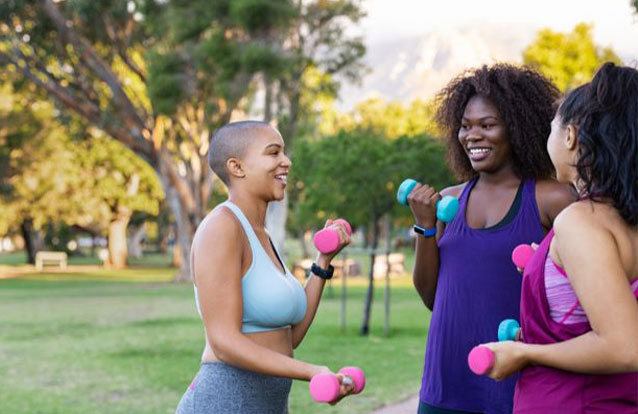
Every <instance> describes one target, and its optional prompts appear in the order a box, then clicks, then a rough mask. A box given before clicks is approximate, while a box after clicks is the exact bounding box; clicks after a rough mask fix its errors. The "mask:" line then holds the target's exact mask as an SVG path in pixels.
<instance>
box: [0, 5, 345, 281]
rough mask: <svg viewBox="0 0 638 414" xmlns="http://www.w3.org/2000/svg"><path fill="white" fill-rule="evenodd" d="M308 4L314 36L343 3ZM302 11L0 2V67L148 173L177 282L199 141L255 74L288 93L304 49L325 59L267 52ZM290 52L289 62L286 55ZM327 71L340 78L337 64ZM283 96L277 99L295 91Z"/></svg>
mask: <svg viewBox="0 0 638 414" xmlns="http://www.w3.org/2000/svg"><path fill="white" fill-rule="evenodd" d="M315 3H316V5H317V10H319V13H318V14H316V15H313V16H315V18H314V20H311V21H310V23H313V24H314V23H316V24H317V25H318V26H323V24H324V23H323V22H324V20H325V19H326V15H324V14H322V12H323V11H325V10H326V9H329V8H330V7H325V6H324V5H325V4H329V5H333V4H334V5H343V4H345V3H349V2H345V1H334V2H325V1H317V2H315ZM306 4H308V3H307V2H301V1H300V2H298V3H294V2H293V1H292V0H233V1H231V0H221V1H215V2H212V3H211V2H209V1H205V0H193V1H189V2H184V1H178V0H172V1H170V0H169V1H162V2H159V1H144V0H129V1H124V0H119V1H114V2H96V1H93V0H68V1H65V2H55V1H54V0H27V1H22V2H2V3H0V19H1V23H0V65H3V66H5V67H6V68H7V69H8V70H9V71H11V74H13V75H14V76H15V77H16V79H18V80H24V79H28V80H29V81H30V82H32V83H34V84H35V85H37V86H38V87H39V88H40V89H41V90H43V91H45V92H46V93H47V95H48V96H49V97H51V98H53V99H55V100H56V102H57V103H58V104H59V105H60V106H61V107H64V108H66V110H68V111H71V112H74V113H76V114H78V115H79V116H81V117H82V118H83V119H85V120H86V121H88V122H89V123H91V124H92V125H94V126H97V127H98V128H100V129H102V130H103V131H104V132H105V133H106V134H108V135H109V136H110V137H111V138H113V139H115V140H118V141H119V142H121V143H123V144H124V145H126V146H127V147H128V148H130V149H131V150H133V151H134V152H135V153H136V154H138V155H139V156H141V157H142V158H143V159H144V160H146V161H147V162H148V163H149V165H150V166H151V167H152V168H153V169H154V170H155V172H156V173H157V175H158V176H159V178H160V180H161V182H162V186H163V188H164V191H165V194H166V197H167V198H168V204H169V205H170V206H171V210H172V212H173V215H174V217H175V222H176V224H177V229H178V239H179V246H180V247H181V249H180V250H181V258H182V260H181V267H180V273H179V276H180V277H181V278H183V279H186V278H189V277H190V271H189V260H188V257H189V251H190V245H191V241H192V237H193V234H194V231H195V229H196V227H197V225H198V224H199V222H200V220H201V219H202V218H203V216H204V214H205V213H206V211H207V210H206V209H207V205H208V198H209V196H210V188H211V185H210V184H211V181H212V174H211V172H210V170H209V168H207V166H206V165H207V164H206V153H207V151H208V138H209V136H210V133H211V132H212V131H213V130H214V129H215V128H217V127H219V126H220V125H222V124H224V123H226V122H228V121H229V120H230V117H231V114H232V113H233V112H237V111H241V110H244V111H245V110H246V109H247V105H248V104H249V103H250V99H247V98H249V97H250V96H251V94H252V92H253V91H254V89H255V87H256V83H255V79H256V78H255V76H257V75H258V76H262V77H265V78H271V77H276V76H280V74H282V75H281V76H282V78H283V77H285V78H286V80H287V81H288V84H289V85H293V86H294V82H298V80H299V78H298V77H299V76H301V75H300V73H303V71H301V72H299V71H296V72H295V71H290V70H287V69H288V68H299V67H305V65H306V64H307V62H308V59H307V56H308V55H307V53H309V52H310V51H313V52H314V53H316V55H313V56H331V54H330V53H326V51H325V50H321V49H320V48H317V49H316V50H306V49H305V47H302V46H304V45H305V43H303V44H302V43H300V44H298V46H295V44H294V43H291V44H292V45H293V47H292V48H286V47H284V46H285V45H287V43H282V42H279V39H280V38H281V34H282V33H290V34H291V35H290V36H292V37H294V33H295V28H297V27H301V26H300V23H299V22H302V21H304V20H303V19H301V18H300V16H303V14H302V11H303V9H304V7H305V5H306ZM343 7H345V6H343ZM328 20H330V19H328ZM335 20H338V18H335ZM337 27H342V26H337ZM309 33H311V34H312V36H316V35H317V34H318V33H319V34H320V36H319V41H318V42H316V43H315V44H317V45H330V44H331V42H333V41H334V39H335V37H334V36H335V35H339V34H343V30H341V32H340V31H339V30H337V31H336V32H317V31H310V32H309ZM321 33H325V36H327V37H324V35H323V34H321ZM331 36H333V37H331ZM298 38H299V39H306V38H305V37H298ZM310 44H312V43H311V42H309V43H308V45H310ZM293 50H298V51H301V54H300V55H298V56H297V55H293V54H292V51H293ZM335 51H340V49H339V48H335ZM340 55H341V53H339V54H337V57H339V56H340ZM332 60H333V61H336V62H338V61H339V59H336V60H335V59H332ZM310 61H312V60H310ZM326 61H330V59H326ZM299 62H302V64H301V66H300V65H299V64H298V63H299ZM329 69H331V70H336V71H338V70H340V68H339V66H338V65H334V66H330V67H329ZM283 74H285V76H284V75H283ZM293 86H285V87H284V86H282V87H281V88H280V90H282V91H294V90H297V89H295V87H293ZM293 98H294V96H293ZM281 101H282V102H283V101H284V98H283V97H282V98H281ZM292 102H294V100H293V101H292ZM290 113H291V114H293V113H294V111H290ZM291 118H294V116H292V115H291ZM289 136H290V135H289Z"/></svg>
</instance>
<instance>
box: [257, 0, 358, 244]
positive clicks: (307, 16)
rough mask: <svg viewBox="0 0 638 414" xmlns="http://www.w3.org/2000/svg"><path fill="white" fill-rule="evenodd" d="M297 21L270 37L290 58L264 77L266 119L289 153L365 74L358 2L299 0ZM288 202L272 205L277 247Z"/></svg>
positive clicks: (270, 221)
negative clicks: (356, 30) (352, 31)
mask: <svg viewBox="0 0 638 414" xmlns="http://www.w3.org/2000/svg"><path fill="white" fill-rule="evenodd" d="M293 3H294V4H295V9H296V12H297V14H296V16H295V18H294V19H293V21H292V24H291V26H290V27H289V28H285V30H280V31H279V32H278V33H275V34H273V35H272V36H271V37H269V38H268V42H270V43H272V44H276V45H279V46H278V47H280V48H281V49H282V52H283V53H284V54H285V55H286V56H288V57H289V59H288V60H287V62H286V63H287V64H286V65H285V66H284V67H283V68H282V70H280V71H278V72H271V73H265V74H264V76H263V87H264V90H265V94H264V105H263V106H264V120H266V121H271V120H273V119H276V121H277V126H278V128H279V130H280V131H281V133H282V135H283V137H284V139H285V141H286V145H287V147H288V148H289V151H290V150H292V149H293V148H294V145H295V142H296V141H297V140H298V139H299V138H300V137H304V136H310V135H313V134H314V133H315V132H316V130H317V125H318V119H319V118H320V117H322V116H325V115H327V114H328V111H327V110H328V108H329V105H330V104H331V103H332V101H334V99H335V97H336V96H337V94H338V92H339V87H340V83H341V81H342V80H348V81H357V80H358V79H359V78H360V76H361V74H362V73H363V72H364V71H365V68H364V66H363V65H362V63H361V58H362V57H363V55H364V54H365V47H364V45H363V41H362V39H361V37H358V36H352V35H349V34H347V32H348V27H349V26H353V25H355V24H357V23H358V22H359V21H360V19H361V18H362V17H363V16H364V12H363V10H362V8H361V6H360V1H359V0H332V1H325V0H310V1H306V0H294V1H293ZM287 216H288V200H287V197H286V198H285V199H284V201H283V202H280V203H271V205H270V206H269V211H268V216H267V220H266V224H267V226H268V228H269V230H270V233H271V235H272V237H273V241H274V242H275V244H277V245H280V246H281V245H282V244H283V239H284V237H285V228H286V227H285V225H286V221H287Z"/></svg>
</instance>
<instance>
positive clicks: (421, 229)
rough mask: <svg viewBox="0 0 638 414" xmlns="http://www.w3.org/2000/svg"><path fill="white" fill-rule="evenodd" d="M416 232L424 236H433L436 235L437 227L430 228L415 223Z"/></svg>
mask: <svg viewBox="0 0 638 414" xmlns="http://www.w3.org/2000/svg"><path fill="white" fill-rule="evenodd" d="M414 232H415V233H417V234H420V235H422V236H423V237H432V236H436V227H434V228H432V229H428V228H426V227H421V226H419V225H418V224H415V225H414Z"/></svg>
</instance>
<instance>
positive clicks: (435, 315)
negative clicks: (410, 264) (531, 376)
mask: <svg viewBox="0 0 638 414" xmlns="http://www.w3.org/2000/svg"><path fill="white" fill-rule="evenodd" d="M476 181H477V179H476V178H475V179H473V180H471V181H470V182H469V183H468V184H467V185H466V186H465V188H464V189H463V192H462V193H461V197H460V199H459V202H460V208H459V212H458V214H457V215H456V217H455V218H454V220H452V222H450V223H449V224H448V225H447V227H446V229H445V232H444V233H443V236H442V237H441V239H440V240H439V243H438V245H439V263H440V264H439V278H438V283H437V286H436V296H435V300H434V309H433V311H432V319H431V321H430V327H429V331H428V339H427V347H426V352H425V366H424V369H423V381H422V384H421V393H420V398H421V401H423V402H424V403H426V404H430V405H433V406H435V407H440V408H445V409H450V410H463V411H472V412H482V413H498V414H502V413H511V412H512V405H513V398H514V385H515V383H516V378H515V377H514V378H510V379H507V380H505V381H502V382H495V381H493V380H491V379H489V378H488V377H486V376H478V375H475V374H474V373H472V372H471V371H470V369H469V367H468V365H467V355H468V353H469V352H470V350H471V349H472V348H473V347H474V346H476V345H477V344H480V343H484V342H492V341H497V340H498V338H497V333H498V325H499V323H500V322H501V321H502V320H503V319H508V318H514V319H516V318H518V316H519V309H520V308H519V306H520V298H521V275H520V274H519V273H518V271H517V270H516V267H515V266H514V264H513V263H512V260H511V254H512V250H514V248H515V247H516V246H517V245H519V244H521V243H528V244H529V243H532V242H535V243H538V242H540V241H541V240H542V239H543V233H544V232H543V227H542V225H541V220H540V216H539V213H538V207H537V206H536V194H535V188H536V185H535V182H534V181H533V180H526V181H525V182H524V183H523V194H522V200H521V204H520V208H519V210H518V214H517V215H516V217H515V218H514V219H513V220H512V221H511V222H510V223H508V224H506V225H505V226H503V227H500V228H496V229H486V230H478V229H472V228H470V227H469V226H468V225H467V222H466V220H465V211H466V206H467V200H468V197H469V194H470V191H471V190H472V188H473V187H474V185H475V184H476Z"/></svg>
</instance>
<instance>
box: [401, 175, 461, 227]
mask: <svg viewBox="0 0 638 414" xmlns="http://www.w3.org/2000/svg"><path fill="white" fill-rule="evenodd" d="M416 185H417V182H416V181H415V180H413V179H412V178H408V179H406V180H404V181H403V182H402V183H401V185H400V186H399V190H398V191H397V201H398V202H399V203H401V204H403V205H406V206H407V205H408V195H409V194H410V192H411V191H412V190H413V189H414V186H416ZM458 211H459V200H458V198H456V197H452V196H450V195H447V196H445V197H443V198H442V199H441V200H439V201H437V202H436V218H437V219H439V220H440V221H443V222H445V223H449V222H450V221H452V220H453V219H454V216H456V213H457V212H458Z"/></svg>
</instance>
